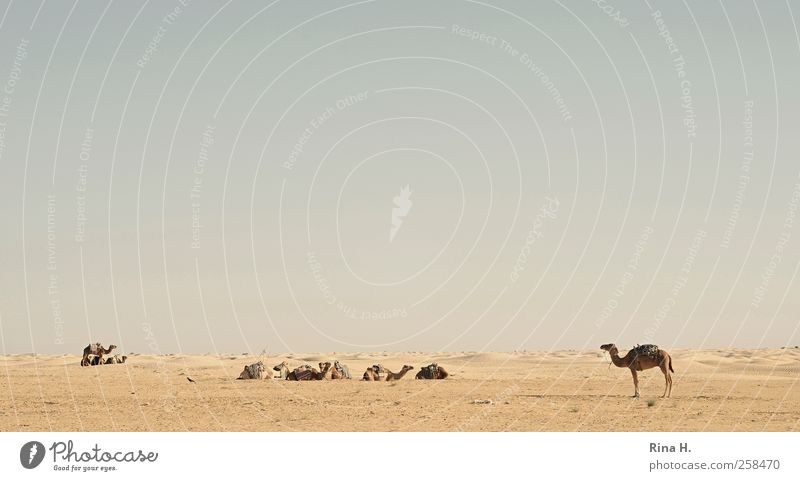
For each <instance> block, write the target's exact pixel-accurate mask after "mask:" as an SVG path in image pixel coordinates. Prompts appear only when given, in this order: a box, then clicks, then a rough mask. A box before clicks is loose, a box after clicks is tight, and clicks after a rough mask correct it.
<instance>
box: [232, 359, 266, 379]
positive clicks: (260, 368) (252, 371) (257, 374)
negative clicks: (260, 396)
mask: <svg viewBox="0 0 800 481" xmlns="http://www.w3.org/2000/svg"><path fill="white" fill-rule="evenodd" d="M266 374H267V370H266V368H265V367H264V363H263V362H261V361H258V362H256V363H254V364H249V365H248V364H246V365H245V366H244V369H243V370H242V373H241V374H239V377H237V378H236V379H264V377H265V376H266Z"/></svg>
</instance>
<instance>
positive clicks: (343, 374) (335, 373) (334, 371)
mask: <svg viewBox="0 0 800 481" xmlns="http://www.w3.org/2000/svg"><path fill="white" fill-rule="evenodd" d="M331 379H352V377H351V376H350V369H348V367H347V365H345V364H341V363H340V362H339V361H333V367H332V368H331Z"/></svg>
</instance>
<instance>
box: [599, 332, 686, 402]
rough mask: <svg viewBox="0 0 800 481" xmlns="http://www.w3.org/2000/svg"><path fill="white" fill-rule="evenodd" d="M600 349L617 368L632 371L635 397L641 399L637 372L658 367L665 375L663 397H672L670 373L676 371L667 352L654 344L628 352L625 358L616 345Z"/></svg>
mask: <svg viewBox="0 0 800 481" xmlns="http://www.w3.org/2000/svg"><path fill="white" fill-rule="evenodd" d="M600 349H602V350H604V351H607V352H608V353H609V354H610V355H611V362H613V363H614V365H615V366H617V367H627V368H628V369H630V370H631V376H633V387H634V389H635V394H634V395H633V397H639V376H638V375H637V374H636V371H644V370H645V369H650V368H652V367H656V366H658V367H660V368H661V372H663V373H664V383H665V384H664V395H662V396H661V397H662V398H665V397H670V395H672V374H670V372H675V370H673V369H672V358H671V357H670V355H669V353H668V352H667V351H665V350H663V349H659V348H658V346H656V345H654V344H643V345H641V346H636V347H634V348H633V349H631V350H630V351H628V353H627V354H625V357H619V349H617V346H615V345H614V344H603V345H602V346H600Z"/></svg>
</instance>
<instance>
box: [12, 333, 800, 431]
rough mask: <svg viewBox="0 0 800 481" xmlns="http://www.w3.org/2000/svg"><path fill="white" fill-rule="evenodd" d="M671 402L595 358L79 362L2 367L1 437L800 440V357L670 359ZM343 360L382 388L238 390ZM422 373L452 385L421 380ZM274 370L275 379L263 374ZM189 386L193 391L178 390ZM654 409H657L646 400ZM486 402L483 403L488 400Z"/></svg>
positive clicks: (771, 352) (780, 353) (781, 353)
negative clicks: (218, 434)
mask: <svg viewBox="0 0 800 481" xmlns="http://www.w3.org/2000/svg"><path fill="white" fill-rule="evenodd" d="M671 354H672V356H673V363H674V368H675V371H676V372H675V374H674V382H675V383H674V388H673V396H672V398H671V399H667V400H660V399H657V398H658V397H659V396H660V395H661V393H662V392H663V377H662V375H661V373H660V372H659V371H658V370H655V369H653V370H649V371H645V372H644V373H640V375H639V376H640V383H641V390H642V398H641V399H632V398H631V397H630V395H631V394H632V393H633V385H632V382H631V378H630V373H629V372H628V371H627V370H626V369H620V368H617V367H614V366H609V364H608V358H607V357H604V355H603V353H601V352H598V351H588V352H575V351H558V352H551V353H544V352H514V353H491V352H481V353H476V352H455V353H387V352H376V353H337V354H327V353H294V354H288V353H285V354H273V355H269V356H259V355H249V354H248V355H245V354H241V353H240V354H207V355H191V354H185V355H165V356H156V355H131V356H130V357H129V358H128V363H127V364H124V365H109V366H98V367H81V366H79V357H78V356H75V355H63V356H34V355H32V354H21V355H17V354H11V355H5V356H0V392H2V393H3V394H4V395H3V396H2V398H0V429H2V430H4V431H18V430H22V431H26V430H30V431H46V430H54V431H76V430H77V431H80V430H86V431H93V430H98V431H103V430H122V431H143V430H165V431H184V430H188V431H215V430H225V431H231V430H242V431H273V430H280V431H304V430H321V431H329V430H331V431H350V430H356V431H364V430H366V431H371V430H375V431H409V430H422V431H429V430H430V431H453V430H465V431H482V430H491V431H540V430H544V431H606V430H612V431H659V430H660V431H681V430H691V431H704V430H708V431H720V430H721V431H727V430H734V431H762V430H767V431H796V430H798V429H799V428H800V424H799V423H800V421H799V420H800V382H798V381H800V349H794V348H791V349H735V350H729V351H726V350H700V351H688V350H674V351H672V352H671ZM333 359H339V360H340V361H341V362H344V363H346V364H347V365H348V366H349V367H350V370H351V372H352V374H353V376H354V378H360V377H361V374H362V373H363V371H364V370H365V369H366V368H367V367H368V366H370V365H372V364H375V363H380V364H383V365H384V366H386V367H387V368H389V369H391V370H394V371H398V370H399V369H400V368H401V367H402V366H403V365H404V364H410V365H412V366H414V367H415V370H414V371H413V372H410V373H409V374H407V375H406V377H404V378H403V379H401V380H399V381H396V382H389V383H386V382H384V383H367V382H362V381H358V380H356V379H354V380H351V381H319V382H308V383H296V382H287V381H280V380H274V379H269V380H263V381H237V380H235V378H236V377H237V376H238V374H239V372H241V370H242V367H243V366H244V364H246V363H250V362H255V361H257V360H262V361H263V362H264V363H265V364H267V366H268V367H269V368H271V367H272V366H273V365H275V364H278V363H280V362H281V361H284V360H287V361H288V362H289V364H290V365H291V366H297V365H300V364H304V363H308V364H312V365H316V364H317V363H318V362H320V361H322V360H333ZM429 362H439V363H440V364H442V365H443V366H445V367H446V368H447V369H448V370H449V371H450V373H451V374H452V378H451V379H448V380H446V381H417V380H415V379H414V374H415V373H416V371H417V370H418V369H419V368H420V367H421V366H423V365H425V364H427V363H429ZM272 373H273V372H272V371H271V370H270V374H272ZM187 377H191V378H192V379H193V380H194V381H195V382H194V383H190V382H189V381H188V380H187V379H186V378H187ZM652 399H657V401H656V402H655V404H654V405H652V406H648V403H647V401H648V400H652ZM489 400H491V402H490V403H489V402H487V401H489Z"/></svg>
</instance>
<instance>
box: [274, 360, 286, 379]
mask: <svg viewBox="0 0 800 481" xmlns="http://www.w3.org/2000/svg"><path fill="white" fill-rule="evenodd" d="M272 370H273V371H278V372H279V373H280V374H279V375H278V377H280V378H281V379H286V378H287V377H288V376H289V365H288V364H286V361H283V362H282V363H280V364H278V365H277V366H274V367H273V368H272Z"/></svg>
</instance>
